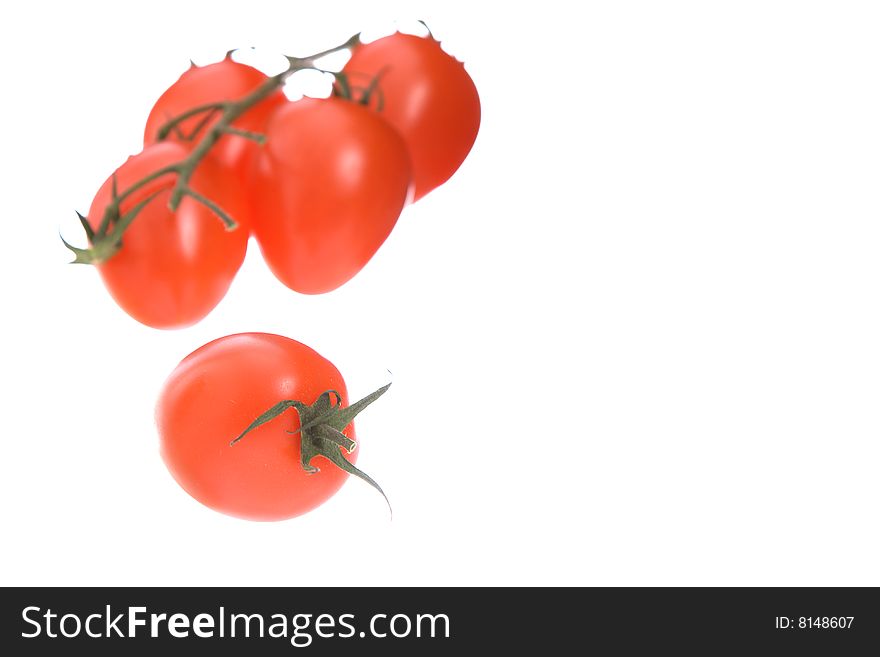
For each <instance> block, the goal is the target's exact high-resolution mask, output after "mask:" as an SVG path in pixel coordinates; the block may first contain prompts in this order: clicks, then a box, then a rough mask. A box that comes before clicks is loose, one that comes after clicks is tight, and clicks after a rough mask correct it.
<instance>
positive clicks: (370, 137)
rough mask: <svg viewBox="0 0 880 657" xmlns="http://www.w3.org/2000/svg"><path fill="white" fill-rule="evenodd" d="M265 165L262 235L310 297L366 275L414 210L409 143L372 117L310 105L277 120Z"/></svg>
mask: <svg viewBox="0 0 880 657" xmlns="http://www.w3.org/2000/svg"><path fill="white" fill-rule="evenodd" d="M266 134H267V137H268V143H267V144H266V145H265V146H264V148H263V152H262V153H261V155H260V158H259V164H258V167H257V184H256V188H255V192H256V193H255V198H256V212H255V215H254V234H255V235H256V238H257V241H258V242H259V244H260V249H261V250H262V252H263V257H264V258H265V260H266V262H267V263H268V265H269V267H270V268H271V269H272V271H273V272H274V274H275V276H277V277H278V279H279V280H281V282H282V283H284V284H285V285H287V286H288V287H290V288H292V289H294V290H296V291H297V292H303V293H306V294H319V293H322V292H329V291H330V290H333V289H335V288H337V287H339V286H340V285H342V284H343V283H345V282H346V281H348V280H349V279H350V278H351V277H352V276H354V275H355V274H357V273H358V272H359V271H360V270H361V268H362V267H363V266H364V265H365V264H366V263H367V262H368V261H369V260H370V258H372V257H373V254H374V253H376V251H377V249H378V248H379V247H380V246H381V245H382V243H383V242H384V241H385V239H386V238H387V237H388V235H389V233H390V232H391V229H392V228H393V227H394V224H395V223H396V222H397V218H398V216H399V215H400V211H401V210H402V209H403V206H404V204H405V203H406V199H407V194H408V190H409V187H410V181H411V178H410V175H411V174H410V165H409V158H408V157H407V153H406V147H405V146H404V144H403V141H402V140H401V138H400V136H399V135H398V134H397V133H396V132H395V131H394V130H393V129H392V128H391V127H390V126H389V125H388V124H387V123H386V122H385V121H383V120H382V119H381V118H379V116H378V115H377V114H376V113H375V112H374V111H372V110H371V109H369V108H367V107H364V106H363V105H360V104H357V103H353V102H350V101H347V100H342V99H338V98H329V99H325V100H318V99H314V98H304V99H302V100H300V101H297V102H292V103H288V104H287V105H285V106H284V107H282V108H281V109H279V110H278V111H277V112H276V114H275V115H274V116H273V117H272V120H271V121H270V122H269V126H268V128H267V130H266Z"/></svg>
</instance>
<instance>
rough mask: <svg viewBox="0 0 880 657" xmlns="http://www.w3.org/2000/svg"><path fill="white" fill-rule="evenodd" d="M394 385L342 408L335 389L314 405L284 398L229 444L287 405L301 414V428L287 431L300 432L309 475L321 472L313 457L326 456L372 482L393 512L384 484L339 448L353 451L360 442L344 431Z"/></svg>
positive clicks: (294, 433)
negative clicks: (377, 481)
mask: <svg viewBox="0 0 880 657" xmlns="http://www.w3.org/2000/svg"><path fill="white" fill-rule="evenodd" d="M390 387H391V384H390V383H389V384H387V385H385V386H382V387H381V388H379V389H378V390H376V391H374V392H372V393H370V394H369V395H367V396H366V397H364V398H363V399H361V400H359V401H356V402H355V403H354V404H349V405H348V406H346V407H344V408H343V407H342V396H341V395H340V394H339V393H338V392H337V391H336V390H326V391H324V392H322V393H321V394H320V395H319V396H318V399H317V400H315V403H314V404H312V405H308V404H304V403H303V402H301V401H298V400H295V399H284V400H281V401H280V402H278V403H277V404H275V405H274V406H272V408H270V409H268V410H266V411H265V412H264V413H262V414H261V415H260V416H259V417H257V418H256V419H255V420H254V421H253V422H251V423H250V425H248V427H247V428H246V429H245V430H244V431H242V432H241V433H240V434H239V435H238V437H237V438H235V439H234V440H232V441H231V442H230V443H229V444H230V446H232V445H235V444H236V443H237V442H238V441H240V440H241V439H242V438H244V437H245V436H246V435H247V434H248V433H250V432H251V431H253V430H254V429H256V428H257V427H259V426H261V425H263V424H266V423H267V422H270V421H272V420H274V419H275V418H276V417H278V416H279V415H281V414H282V413H284V411H286V410H287V409H288V408H294V409H296V412H297V413H298V414H299V423H300V424H299V428H298V429H296V430H295V431H288V432H287V433H288V434H291V435H296V434H299V435H300V444H301V448H300V452H301V458H300V463H301V465H302V468H303V470H305V471H306V472H307V473H309V474H314V473H316V472H318V468H317V467H316V466H314V465H312V459H314V458H315V457H316V456H323V457H325V458H326V459H328V460H329V461H330V462H331V463H333V464H334V465H335V466H336V467H338V468H340V469H342V470H344V471H345V472H347V473H349V474H352V475H354V476H355V477H358V478H360V479H363V480H364V481H365V482H367V483H368V484H370V486H372V487H373V488H375V489H376V490H377V491H379V493H381V494H382V497H384V498H385V503H386V504H388V510H389V511H391V502H390V501H389V500H388V496H387V495H386V494H385V491H383V490H382V487H381V486H379V484H377V483H376V481H375V480H374V479H373V478H372V477H370V476H369V475H368V474H366V473H365V472H363V471H361V470H359V469H358V468H357V467H355V466H354V464H353V463H351V462H350V461H349V460H348V459H346V458H345V456H343V454H342V452H341V451H340V448H342V449H344V450H346V451H347V452H348V453H349V454H351V453H352V452H353V451H354V449H355V447H357V443H356V442H355V441H354V440H352V439H351V438H349V437H348V436H346V435H345V434H344V433H342V432H343V430H344V429H345V428H346V427H347V426H348V425H349V424H351V422H352V420H354V418H355V417H356V416H357V415H358V413H360V412H361V411H363V410H364V409H365V408H366V407H367V406H369V405H370V404H372V403H373V402H374V401H376V400H377V399H378V398H379V397H381V396H382V395H383V394H385V392H386V391H387V390H388V388H390Z"/></svg>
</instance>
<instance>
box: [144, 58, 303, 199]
mask: <svg viewBox="0 0 880 657" xmlns="http://www.w3.org/2000/svg"><path fill="white" fill-rule="evenodd" d="M267 79H268V78H267V77H266V76H265V75H264V74H263V73H261V72H260V71H258V70H257V69H255V68H253V67H251V66H247V65H246V64H239V63H238V62H234V61H232V59H231V58H230V57H229V56H227V57H226V58H225V59H223V60H222V61H219V62H216V63H214V64H208V65H207V66H195V65H193V66H192V67H191V68H190V69H189V70H187V71H185V72H184V73H183V75H181V76H180V79H178V80H177V82H175V83H174V84H172V85H171V86H170V87H169V88H168V89H167V90H166V91H165V93H163V94H162V95H161V96H160V97H159V100H157V101H156V104H155V105H154V106H153V109H152V111H151V112H150V116H149V118H147V125H146V128H145V130H144V145H149V144H153V143H155V142H156V141H157V138H158V132H159V130H160V129H161V128H162V127H163V126H164V125H165V124H166V123H167V122H168V121H169V120H170V119H172V118H174V117H176V116H179V115H181V114H183V113H184V112H186V111H188V110H191V109H193V108H195V107H198V106H199V105H207V104H209V103H215V102H220V101H233V100H239V99H241V98H243V97H244V96H246V95H247V94H249V93H250V92H251V91H253V90H254V89H256V88H257V87H258V86H260V85H261V84H262V83H264V82H265V81H266V80H267ZM285 102H287V99H286V98H285V96H284V94H283V93H282V92H281V91H280V90H278V91H275V92H274V93H272V94H271V95H270V96H268V97H267V98H266V99H264V100H262V101H260V102H259V103H257V104H256V105H254V106H253V107H251V108H250V109H248V110H247V111H246V112H245V113H244V114H243V115H242V116H241V117H239V118H238V119H236V120H235V121H234V122H233V124H232V125H233V127H235V128H238V129H240V130H247V131H250V132H258V133H261V132H262V131H263V130H264V128H265V127H266V122H267V121H268V119H269V116H271V114H272V112H273V111H275V109H277V108H278V107H279V106H280V105H282V104H284V103H285ZM205 117H206V115H205V114H198V115H196V116H193V117H190V118H187V119H185V120H184V121H181V122H180V124H179V126H178V127H179V128H180V132H181V133H182V134H183V135H184V136H187V135H189V134H190V133H191V132H192V131H193V130H195V129H196V128H197V127H198V126H199V123H200V122H201V121H202V120H203V119H204V118H205ZM219 117H220V113H219V112H217V113H215V114H214V115H213V116H212V117H211V118H210V120H209V121H208V122H207V124H206V126H210V125H213V124H214V123H216V121H217V120H218V119H219ZM206 126H205V127H206ZM201 135H204V127H203V128H202V130H201V131H200V132H199V133H198V135H197V136H196V138H195V140H186V139H182V138H181V136H180V134H178V133H176V132H174V131H172V132H170V133H169V134H168V137H167V138H166V140H168V141H177V142H180V143H183V144H184V145H185V146H187V147H192V146H193V145H194V144H197V143H198V138H199V136H201ZM259 150H260V145H259V144H257V143H256V142H255V141H253V140H251V139H248V138H246V137H242V136H239V135H231V134H226V135H223V136H222V137H221V138H220V139H219V140H218V142H217V143H216V144H215V145H214V147H213V148H212V149H211V155H212V157H214V158H215V159H216V160H217V161H219V162H220V164H221V165H222V166H224V167H226V168H228V169H230V170H231V171H233V172H234V173H235V174H236V175H238V176H239V177H240V179H241V180H242V181H243V182H247V180H248V177H249V175H250V171H251V168H252V167H253V163H254V158H255V157H256V155H257V153H258V152H259Z"/></svg>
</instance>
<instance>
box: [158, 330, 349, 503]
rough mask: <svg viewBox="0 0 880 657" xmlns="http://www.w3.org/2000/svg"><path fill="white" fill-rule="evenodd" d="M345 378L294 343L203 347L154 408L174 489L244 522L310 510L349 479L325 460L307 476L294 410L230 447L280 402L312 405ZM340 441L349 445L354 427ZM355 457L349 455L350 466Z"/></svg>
mask: <svg viewBox="0 0 880 657" xmlns="http://www.w3.org/2000/svg"><path fill="white" fill-rule="evenodd" d="M331 389H332V390H336V391H337V392H338V393H339V395H340V397H341V403H342V406H347V405H348V396H347V392H346V389H345V382H344V381H343V380H342V375H340V374H339V371H338V370H337V369H336V368H335V367H334V366H333V364H332V363H330V361H328V360H326V359H325V358H323V357H322V356H320V355H319V354H318V353H316V352H315V351H313V350H312V349H310V348H309V347H307V346H305V345H304V344H300V343H299V342H296V341H294V340H291V339H289V338H284V337H281V336H278V335H269V334H266V333H241V334H238V335H230V336H227V337H225V338H220V339H219V340H214V341H213V342H209V343H208V344H206V345H205V346H203V347H201V348H199V349H197V350H196V351H194V352H193V353H191V354H190V355H189V356H187V357H186V358H184V359H183V361H182V362H181V363H180V365H178V366H177V368H176V369H175V370H174V372H172V374H171V376H170V378H169V379H168V381H167V382H166V383H165V387H164V388H163V390H162V394H161V396H160V398H159V404H158V407H157V410H156V421H157V424H158V428H159V436H160V441H161V443H160V445H161V453H162V457H163V458H164V460H165V463H166V465H167V466H168V468H169V470H170V471H171V474H172V475H173V476H174V478H175V479H176V480H177V482H178V483H179V484H180V485H181V486H182V487H183V488H184V490H186V492H187V493H189V494H190V495H192V496H193V497H194V498H195V499H197V500H198V501H199V502H201V503H202V504H205V505H207V506H209V507H211V508H212V509H215V510H217V511H221V512H222V513H226V514H229V515H232V516H237V517H240V518H247V519H250V520H283V519H285V518H291V517H293V516H297V515H300V514H302V513H305V512H306V511H309V510H311V509H314V508H315V507H317V506H319V505H320V504H322V503H323V502H325V501H326V500H328V499H329V498H330V497H331V496H332V495H333V494H334V493H335V492H336V491H338V490H339V488H340V487H341V486H342V484H343V483H345V480H346V478H347V477H348V474H347V473H345V472H343V471H342V470H341V469H339V468H338V467H336V466H334V465H333V464H332V463H330V462H329V461H328V460H327V459H326V458H325V457H323V456H319V457H316V458H315V459H314V465H315V466H317V467H318V471H317V472H314V473H311V474H310V473H308V472H306V470H305V469H304V468H303V466H302V464H301V462H300V458H301V435H302V434H301V433H295V434H290V433H288V432H289V431H296V430H297V429H299V427H300V421H299V416H298V414H297V412H295V411H293V410H289V411H287V412H286V413H284V414H283V415H281V416H279V417H278V418H276V419H274V420H272V421H270V422H267V423H266V424H263V425H262V426H260V427H258V428H256V429H254V430H253V431H251V432H250V433H249V434H248V435H247V437H246V438H245V439H244V440H241V441H240V442H237V443H236V444H235V445H230V441H232V440H233V439H234V438H236V437H237V436H238V435H239V434H241V433H242V431H243V430H244V429H245V428H246V427H248V426H249V425H250V424H251V423H252V422H253V420H254V419H255V418H257V417H258V416H260V415H261V414H262V413H263V412H264V411H266V410H267V409H268V408H270V407H272V406H273V405H275V404H276V403H277V402H279V401H282V400H287V399H296V400H299V401H302V402H303V403H305V404H311V403H313V402H315V401H316V400H317V399H318V397H319V396H320V395H321V394H322V393H323V392H325V391H327V390H331ZM343 433H344V434H345V435H346V436H348V437H349V438H351V439H352V440H354V437H355V433H354V426H353V425H349V426H348V428H346V429H345V430H344V431H343ZM356 458H357V449H355V450H354V451H353V452H352V453H351V454H350V456H348V460H349V461H350V462H352V461H354V460H355V459H356Z"/></svg>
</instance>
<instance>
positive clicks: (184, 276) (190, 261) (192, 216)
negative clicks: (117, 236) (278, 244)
mask: <svg viewBox="0 0 880 657" xmlns="http://www.w3.org/2000/svg"><path fill="white" fill-rule="evenodd" d="M186 154H187V151H186V149H185V148H184V147H183V146H180V145H179V144H175V143H172V142H168V143H163V144H155V145H153V146H148V147H147V148H145V149H144V150H143V151H142V152H141V153H139V154H138V155H134V156H132V157H130V158H128V160H126V162H125V163H124V164H123V165H122V166H121V167H119V169H117V171H116V178H117V189H118V190H119V191H120V192H121V191H124V190H125V189H126V188H127V187H128V186H130V185H132V184H133V183H135V182H137V181H139V180H141V179H142V178H144V177H145V176H147V175H148V174H150V173H153V172H155V171H158V170H159V169H161V168H163V167H165V166H168V165H171V164H175V163H177V162H179V161H180V160H182V159H183V158H185V157H186ZM225 175H226V174H225V173H224V171H222V170H220V169H219V167H217V165H216V164H215V163H214V162H212V161H211V160H210V159H206V160H203V161H202V162H201V163H200V164H199V165H198V167H197V168H196V171H195V173H194V174H193V177H192V179H191V181H190V183H191V187H192V188H193V189H194V190H195V191H196V192H198V193H199V194H201V195H203V196H205V197H207V198H209V199H211V200H212V201H214V202H215V203H217V205H219V206H220V207H221V208H223V209H224V210H225V211H226V212H227V213H228V214H230V215H232V217H233V218H235V219H236V220H240V218H241V217H243V212H241V205H242V202H241V198H240V197H239V194H238V191H237V188H236V186H235V185H230V184H228V182H226V179H225V178H224V176H225ZM175 179H176V176H175V174H169V175H167V176H163V177H161V178H159V179H157V180H156V181H154V182H153V183H152V184H151V185H148V186H147V187H144V188H142V189H140V190H138V192H136V193H134V194H132V195H131V196H129V197H128V198H126V200H125V201H124V202H123V203H122V204H121V208H120V213H121V214H125V212H127V211H128V210H129V209H131V208H132V207H134V206H135V205H137V204H138V203H139V202H140V201H142V200H144V199H145V198H147V196H149V195H150V194H152V193H153V192H157V191H158V192H159V193H158V195H157V196H156V197H155V198H154V199H153V200H152V201H150V202H149V204H147V205H146V206H145V207H144V208H143V209H142V210H141V212H140V213H139V214H138V215H137V218H136V219H135V220H134V221H133V222H132V223H131V225H129V227H128V230H126V232H125V234H124V235H123V237H122V248H121V249H120V250H119V251H118V252H117V253H116V254H115V255H113V256H112V257H110V258H109V259H108V260H106V261H105V262H102V263H100V264H98V271H99V272H100V274H101V278H102V279H103V281H104V284H105V285H106V286H107V289H108V290H109V291H110V294H111V295H112V296H113V298H114V299H115V300H116V302H117V303H118V304H119V305H120V306H121V307H122V308H123V310H125V311H126V312H127V313H128V314H129V315H131V316H132V317H134V318H135V319H136V320H138V321H139V322H142V323H143V324H146V325H148V326H152V327H154V328H180V327H183V326H188V325H190V324H193V323H195V322H197V321H199V320H200V319H202V318H203V317H204V316H205V315H207V314H208V313H209V312H210V311H211V309H213V308H214V306H216V305H217V304H218V303H219V302H220V300H221V299H222V298H223V296H224V295H225V294H226V291H227V290H228V289H229V284H230V283H231V282H232V279H233V277H234V276H235V273H236V272H237V271H238V268H239V267H240V266H241V263H242V261H243V260H244V256H245V251H246V250H247V240H248V227H247V226H246V225H239V227H238V228H237V229H236V230H232V231H228V230H226V228H225V226H224V225H223V223H222V222H221V221H220V219H219V218H218V217H217V216H216V215H215V214H214V213H213V212H211V210H209V209H208V208H206V207H205V206H204V205H202V204H201V203H199V202H197V201H195V200H193V199H192V198H189V197H185V198H184V199H183V201H182V202H181V204H180V207H179V208H178V209H177V211H176V212H171V210H169V209H168V201H169V199H170V197H171V188H172V187H173V185H174V182H175ZM160 190H161V191H160ZM111 198H112V176H111V178H109V179H108V180H107V181H106V182H105V183H104V184H103V185H102V186H101V188H100V189H99V190H98V193H97V194H96V195H95V199H94V200H93V201H92V206H91V208H90V209H89V214H88V222H89V225H91V226H92V228H93V229H94V230H97V229H98V226H99V225H100V223H101V220H102V219H103V217H104V210H105V208H106V207H107V205H108V204H109V203H110V201H111Z"/></svg>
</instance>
